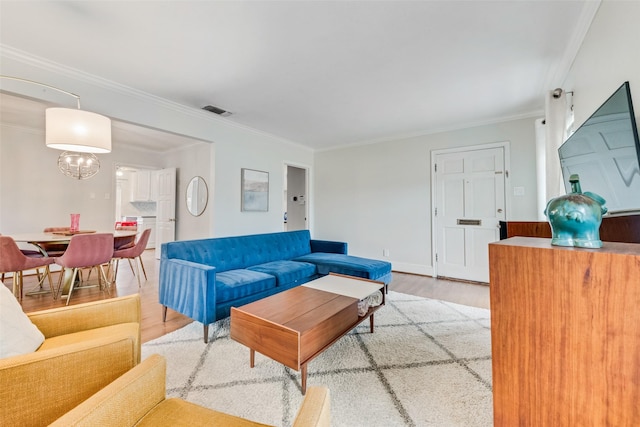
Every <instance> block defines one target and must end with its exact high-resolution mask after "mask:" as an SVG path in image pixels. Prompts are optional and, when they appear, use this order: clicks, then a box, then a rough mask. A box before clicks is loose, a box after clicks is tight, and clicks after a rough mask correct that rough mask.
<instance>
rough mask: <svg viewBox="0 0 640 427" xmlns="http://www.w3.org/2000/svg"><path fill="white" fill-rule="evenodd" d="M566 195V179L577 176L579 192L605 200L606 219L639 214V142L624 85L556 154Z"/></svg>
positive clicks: (629, 95)
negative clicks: (592, 194)
mask: <svg viewBox="0 0 640 427" xmlns="http://www.w3.org/2000/svg"><path fill="white" fill-rule="evenodd" d="M558 154H559V155H560V166H561V167H562V176H563V179H564V185H565V189H566V191H567V193H570V192H571V184H570V183H569V177H570V176H571V175H572V174H578V175H579V176H580V186H581V187H582V191H590V192H592V193H596V194H598V195H600V196H602V197H603V198H604V199H605V200H606V205H605V206H606V207H607V209H608V210H609V212H608V214H609V215H616V214H630V213H638V212H640V140H639V139H638V128H637V126H636V118H635V115H634V112H633V103H632V102H631V91H630V89H629V82H625V83H624V84H623V85H622V86H620V88H619V89H618V90H616V91H615V93H614V94H613V95H611V97H609V99H607V100H606V101H605V102H604V104H602V106H600V108H598V110H596V112H595V113H593V115H591V117H589V118H588V119H587V120H586V121H585V122H584V123H583V124H582V125H581V126H580V127H579V128H578V129H577V130H576V131H575V132H574V133H573V134H572V135H571V136H570V137H569V138H567V140H566V141H565V142H564V143H563V144H562V145H561V146H560V148H559V150H558Z"/></svg>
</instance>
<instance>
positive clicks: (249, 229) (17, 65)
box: [0, 49, 313, 237]
mask: <svg viewBox="0 0 640 427" xmlns="http://www.w3.org/2000/svg"><path fill="white" fill-rule="evenodd" d="M0 54H1V56H0V64H1V70H0V71H1V73H2V74H4V75H11V76H17V77H21V78H25V79H29V80H33V81H38V82H43V83H46V84H49V85H52V86H55V87H59V88H62V89H64V90H66V91H69V92H73V93H76V94H78V95H79V96H80V97H81V99H82V107H83V109H86V110H89V111H93V112H96V113H99V114H104V115H106V116H109V117H111V118H114V119H119V120H122V121H125V122H129V123H135V124H140V125H143V126H148V127H151V128H155V129H159V130H165V131H169V132H173V133H176V134H179V135H186V136H188V137H192V138H195V139H198V140H201V141H208V142H213V143H215V156H213V158H214V160H213V161H214V162H215V163H214V164H212V169H213V171H214V172H213V173H215V177H214V179H212V180H211V181H212V183H213V188H212V189H210V191H211V192H212V193H213V196H214V200H213V201H212V205H211V207H210V208H207V209H212V211H211V214H210V215H211V216H210V218H209V220H210V221H213V224H209V227H203V228H202V234H203V235H202V236H201V237H207V235H206V233H209V232H211V231H212V232H213V234H214V235H216V236H224V235H233V234H247V233H256V232H270V231H281V230H282V212H281V208H280V207H281V206H282V203H283V200H282V198H283V185H284V178H283V164H284V162H285V161H287V162H293V163H297V164H304V165H313V152H312V151H311V150H309V149H307V148H304V147H302V146H300V145H297V144H294V143H292V142H290V141H285V140H282V139H280V138H277V137H274V136H271V135H267V134H264V133H261V132H258V131H255V130H252V129H247V128H244V127H241V126H238V125H235V124H233V122H231V121H229V120H226V119H223V118H219V117H216V116H214V115H212V114H211V113H209V112H206V111H202V110H200V109H199V108H193V107H185V106H181V105H177V104H174V103H170V102H168V101H166V100H162V99H159V98H155V97H153V96H150V95H148V94H144V93H141V92H138V91H135V90H133V89H128V88H126V87H121V86H118V85H116V84H115V83H113V82H109V81H105V80H101V79H100V78H98V77H96V76H89V75H85V74H83V73H80V72H78V71H74V70H69V69H67V68H64V67H63V66H60V65H59V64H51V63H48V62H46V61H44V60H42V59H39V58H33V57H30V56H29V55H28V54H25V53H23V52H15V51H11V50H10V49H3V50H2V52H0ZM3 89H4V90H6V91H9V92H13V93H17V94H20V95H24V96H30V97H33V98H36V99H43V100H45V101H47V102H52V103H56V104H59V105H62V106H66V107H69V106H71V107H74V106H75V101H74V100H73V99H71V98H70V97H65V96H63V95H60V94H57V93H51V91H43V90H42V88H39V87H35V88H34V87H33V85H31V86H30V85H25V84H20V83H19V82H6V81H5V82H3ZM0 158H2V159H3V162H7V155H6V154H5V153H2V154H0ZM126 160H127V161H124V159H119V161H120V162H121V163H138V162H136V161H133V160H131V161H129V159H126ZM139 163H141V164H144V162H139ZM170 163H171V162H170V161H168V162H166V164H165V165H164V166H169V165H170ZM185 164H186V163H183V167H184V165H185ZM241 168H250V169H257V170H262V171H266V172H269V178H270V192H269V212H266V213H264V212H262V213H261V212H241V211H240V169H241ZM3 174H4V172H3ZM67 179H68V178H67ZM94 179H95V178H94ZM100 179H102V177H100V178H98V180H100ZM94 182H97V181H94ZM60 184H62V185H66V186H69V187H72V186H73V184H72V183H69V182H68V181H65V182H63V183H60ZM183 184H184V182H181V186H184V185H183ZM7 185H8V183H6V182H4V179H3V182H2V186H1V187H0V198H2V202H0V206H1V208H0V211H1V212H9V209H16V208H19V207H16V206H9V204H8V203H5V201H4V198H5V194H4V193H3V192H1V191H2V190H1V189H4V188H7ZM48 190H49V191H53V190H54V188H49V189H48ZM182 190H183V189H182ZM178 197H180V196H178ZM178 203H180V202H178ZM67 209H68V208H67ZM11 212H12V214H14V213H13V211H11ZM29 215H31V214H29ZM41 215H44V214H41ZM7 221H9V222H7ZM8 225H10V227H11V228H12V229H13V228H16V227H18V226H19V228H20V229H25V230H27V231H32V230H33V226H34V224H33V223H31V224H23V223H22V221H20V220H15V219H11V218H8V217H7V216H6V215H2V216H0V230H2V231H0V232H9V231H11V232H17V231H14V230H9V229H7V226H8ZM87 225H88V224H87ZM5 229H6V231H5ZM179 230H180V228H179ZM185 235H192V231H188V230H187V231H185Z"/></svg>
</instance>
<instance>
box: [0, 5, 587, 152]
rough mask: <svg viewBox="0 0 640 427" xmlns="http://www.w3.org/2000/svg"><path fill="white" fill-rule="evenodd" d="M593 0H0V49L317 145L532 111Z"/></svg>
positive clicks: (573, 47) (569, 56) (569, 54)
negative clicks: (207, 107)
mask: <svg viewBox="0 0 640 427" xmlns="http://www.w3.org/2000/svg"><path fill="white" fill-rule="evenodd" d="M597 5H598V2H595V3H594V2H593V1H560V0H556V1H540V0H531V1H525V0H522V1H516V0H511V1H508V0H504V1H484V0H474V1H300V0H298V1H242V0H238V1H191V0H173V1H153V0H147V1H77V2H73V1H44V2H42V1H37V2H36V1H7V0H1V1H0V43H1V44H2V45H4V46H8V47H11V48H12V49H18V50H21V51H24V52H28V53H29V54H31V55H35V56H37V57H41V58H45V59H47V60H50V61H53V62H56V63H59V64H63V65H64V66H66V67H71V68H74V69H77V70H80V71H82V72H85V73H89V74H92V75H95V76H98V77H100V78H103V79H108V80H111V81H113V82H115V83H117V84H119V85H123V86H127V87H130V88H135V89H137V90H141V91H144V92H147V93H149V94H152V95H155V96H158V97H161V98H165V99H167V100H170V101H173V102H176V103H179V104H182V105H184V106H188V107H193V108H197V109H199V108H201V107H203V106H205V105H208V104H212V105H215V106H218V107H220V108H223V109H225V110H229V111H231V112H233V115H231V116H230V117H228V118H225V119H224V120H230V121H233V122H236V123H239V124H242V125H245V126H248V127H251V128H254V129H258V130H261V131H263V132H266V133H269V134H273V135H276V136H278V137H281V138H285V139H288V140H291V141H294V142H296V143H299V144H303V145H306V146H309V147H311V148H313V149H327V148H332V147H336V146H341V145H347V144H362V143H369V142H376V141H383V140H392V139H397V138H400V137H407V136H414V135H419V134H426V133H433V132H437V131H443V130H450V129H456V128H461V127H467V126H472V125H479V124H485V123H493V122H498V121H502V120H508V119H513V118H519V117H531V116H533V115H536V114H538V115H539V114H540V112H541V111H542V110H543V107H544V93H545V91H547V90H550V89H553V88H555V87H557V86H558V85H560V84H561V83H562V81H563V79H564V76H565V74H566V72H567V71H568V67H569V66H570V65H571V61H572V60H573V57H574V55H575V53H576V51H577V49H578V48H579V45H580V42H581V40H582V37H583V36H584V32H585V31H586V28H587V27H588V25H589V23H590V20H591V18H592V17H593V14H594V13H595V10H596V8H597ZM5 96H6V95H3V102H2V111H1V113H2V114H3V121H5V120H6V119H7V118H8V117H9V115H10V114H13V115H15V111H16V110H12V111H11V112H9V111H7V110H6V109H8V108H9V106H10V105H11V103H10V102H8V101H6V100H5V99H6V98H5ZM17 119H19V118H16V120H17ZM124 127H125V128H128V131H134V130H132V129H134V128H135V127H130V129H129V126H128V125H126V124H124ZM114 133H115V130H114ZM114 139H115V137H114Z"/></svg>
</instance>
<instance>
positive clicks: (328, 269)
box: [294, 252, 391, 280]
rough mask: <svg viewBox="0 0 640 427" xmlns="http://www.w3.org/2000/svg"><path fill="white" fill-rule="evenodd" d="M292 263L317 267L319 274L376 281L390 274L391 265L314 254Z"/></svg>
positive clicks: (358, 258) (322, 253) (353, 258)
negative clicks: (332, 274) (305, 263)
mask: <svg viewBox="0 0 640 427" xmlns="http://www.w3.org/2000/svg"><path fill="white" fill-rule="evenodd" d="M294 261H301V262H309V263H312V264H315V265H316V266H317V267H318V273H319V274H323V275H324V274H329V273H338V274H346V275H348V276H354V277H362V278H364V279H370V280H378V279H379V278H381V277H384V276H386V275H388V274H389V273H391V263H389V262H386V261H379V260H376V259H369V258H360V257H355V256H351V255H343V254H332V253H324V252H314V253H310V254H308V255H304V256H301V257H298V258H295V259H294Z"/></svg>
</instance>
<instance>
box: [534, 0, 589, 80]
mask: <svg viewBox="0 0 640 427" xmlns="http://www.w3.org/2000/svg"><path fill="white" fill-rule="evenodd" d="M601 3H602V0H588V1H585V2H584V6H583V8H582V12H581V13H580V16H579V18H578V21H577V22H576V28H575V30H574V31H573V34H572V37H571V39H570V40H569V43H567V46H566V48H565V50H564V53H563V55H562V58H561V59H560V61H558V64H557V65H556V66H555V67H553V68H552V69H550V70H549V73H548V74H547V78H546V80H545V82H544V83H545V86H544V87H545V88H546V89H549V90H551V89H555V88H557V87H562V85H563V84H564V83H565V80H566V78H567V75H568V74H569V71H570V70H571V67H572V66H573V62H574V61H575V59H576V56H578V52H579V51H580V48H581V47H582V43H583V42H584V38H585V37H586V36H587V33H588V32H589V28H590V27H591V23H592V22H593V19H594V18H595V16H596V14H597V13H598V9H599V8H600V4H601Z"/></svg>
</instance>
